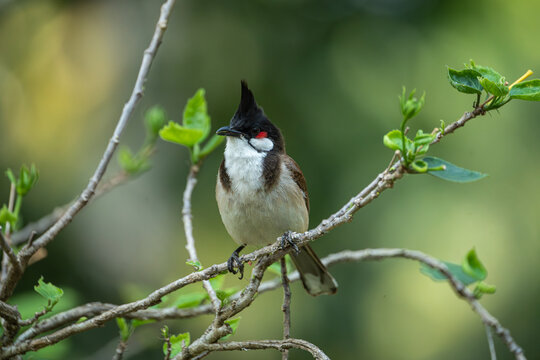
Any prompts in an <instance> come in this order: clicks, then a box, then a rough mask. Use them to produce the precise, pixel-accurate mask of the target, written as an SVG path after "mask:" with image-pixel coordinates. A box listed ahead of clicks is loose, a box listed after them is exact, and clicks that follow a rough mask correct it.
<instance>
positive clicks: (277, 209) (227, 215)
mask: <svg viewBox="0 0 540 360" xmlns="http://www.w3.org/2000/svg"><path fill="white" fill-rule="evenodd" d="M264 157H265V153H264V152H258V151H256V150H255V149H253V148H252V147H251V146H250V145H249V144H248V143H247V141H246V140H243V139H239V138H227V146H226V148H225V167H226V169H227V174H228V175H229V178H230V181H231V190H230V191H227V190H225V189H224V188H223V187H222V186H220V184H219V182H218V186H217V188H216V197H217V202H218V207H219V212H220V214H221V218H222V220H223V224H224V225H225V227H226V229H227V231H228V233H229V234H230V235H231V237H232V238H233V239H234V240H235V241H236V242H237V243H239V244H252V245H266V244H270V243H272V242H274V241H275V240H276V238H277V237H278V236H280V235H282V234H283V233H284V232H285V231H287V230H292V231H297V232H303V231H305V230H306V229H307V228H308V212H307V208H306V206H305V202H304V193H303V192H302V190H301V189H300V188H299V187H298V186H297V185H296V183H295V182H294V180H293V179H292V177H291V175H290V172H289V170H288V169H287V167H286V166H285V164H283V163H282V164H281V180H280V181H279V183H278V184H276V186H274V187H273V188H272V189H271V190H269V191H267V190H266V189H265V184H264V179H263V177H262V172H263V162H264Z"/></svg>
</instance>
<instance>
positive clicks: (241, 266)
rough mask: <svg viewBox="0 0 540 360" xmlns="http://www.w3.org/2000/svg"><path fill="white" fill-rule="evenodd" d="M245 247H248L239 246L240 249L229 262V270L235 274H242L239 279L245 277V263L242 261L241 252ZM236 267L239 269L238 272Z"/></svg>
mask: <svg viewBox="0 0 540 360" xmlns="http://www.w3.org/2000/svg"><path fill="white" fill-rule="evenodd" d="M245 247H246V245H241V246H239V247H238V249H236V250H234V251H233V253H232V255H231V257H230V258H229V260H227V269H228V270H229V272H231V273H233V274H236V273H240V277H239V279H242V278H243V277H244V263H243V262H242V260H240V251H242V249H243V248H245ZM235 267H236V268H238V271H237V270H234V268H235Z"/></svg>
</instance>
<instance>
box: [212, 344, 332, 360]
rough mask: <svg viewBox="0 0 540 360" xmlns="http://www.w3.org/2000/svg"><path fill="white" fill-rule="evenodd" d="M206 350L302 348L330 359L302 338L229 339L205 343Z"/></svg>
mask: <svg viewBox="0 0 540 360" xmlns="http://www.w3.org/2000/svg"><path fill="white" fill-rule="evenodd" d="M203 347H204V351H207V352H208V353H210V352H214V351H236V350H240V351H247V350H266V349H276V350H279V351H286V350H288V349H300V350H304V351H307V352H309V353H310V354H311V355H312V356H313V358H314V359H317V360H330V358H329V357H328V356H326V354H325V353H324V352H323V351H322V350H321V349H319V348H318V347H317V346H315V345H314V344H312V343H310V342H307V341H305V340H301V339H284V340H252V341H229V342H224V343H218V344H206V345H203Z"/></svg>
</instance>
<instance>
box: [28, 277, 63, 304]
mask: <svg viewBox="0 0 540 360" xmlns="http://www.w3.org/2000/svg"><path fill="white" fill-rule="evenodd" d="M34 290H35V291H36V292H37V293H38V294H39V295H41V296H43V297H44V298H45V299H47V301H48V302H49V304H48V305H47V306H46V308H47V309H48V310H49V311H50V310H52V308H53V307H54V305H56V304H57V303H58V301H59V300H60V298H61V297H62V295H64V290H62V289H60V288H59V287H56V286H54V285H53V284H51V283H46V282H44V281H43V276H42V277H41V278H40V279H39V280H38V285H36V286H34Z"/></svg>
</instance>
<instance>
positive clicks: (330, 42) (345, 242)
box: [0, 0, 540, 360]
mask: <svg viewBox="0 0 540 360" xmlns="http://www.w3.org/2000/svg"><path fill="white" fill-rule="evenodd" d="M159 7H160V2H159V1H140V0H130V1H127V0H123V1H82V0H81V1H67V0H64V1H59V0H58V1H52V0H19V1H6V0H3V1H0V44H1V49H2V50H1V51H0V134H1V137H0V139H1V140H0V169H6V168H8V167H9V168H13V169H18V168H19V166H20V164H22V163H28V164H29V163H35V164H36V165H37V166H38V168H39V169H40V170H41V177H40V180H39V183H38V185H37V186H36V187H35V189H34V190H33V191H32V192H31V193H30V194H29V195H28V196H27V198H25V201H24V204H23V210H22V212H23V216H24V219H25V220H26V221H32V220H36V219H38V218H40V217H41V216H43V215H45V214H47V213H49V212H50V211H51V210H52V209H54V208H55V207H56V206H59V205H62V204H65V203H67V202H69V201H70V200H72V199H73V198H75V197H76V195H77V194H79V193H80V191H81V189H82V188H83V187H84V186H85V185H86V184H87V181H88V179H89V177H90V176H91V174H92V172H93V171H94V169H95V166H96V165H97V162H98V160H99V159H100V158H101V154H102V152H103V150H104V148H105V145H106V143H107V141H108V139H109V137H110V135H111V134H112V131H113V128H114V125H115V123H116V121H117V119H118V117H119V114H120V112H121V110H122V106H123V104H124V102H125V101H126V100H127V98H128V96H129V94H130V92H131V89H132V86H133V84H134V81H135V77H136V74H137V70H138V67H139V65H140V61H141V56H142V53H143V50H144V49H145V48H146V46H147V44H148V43H149V41H150V38H151V34H152V33H153V29H154V25H155V22H156V20H157V17H158V13H159ZM539 12H540V2H534V1H512V2H510V1H503V0H490V1H487V0H479V1H473V2H471V1H442V0H439V1H437V0H414V1H413V0H408V1H407V0H340V1H337V0H317V1H315V0H314V1H308V0H289V1H283V0H282V1H279V0H274V1H271V0H257V1H255V0H249V1H248V0H233V1H221V0H207V1H195V0H184V1H178V3H177V5H176V8H175V9H174V12H173V14H172V18H171V21H170V26H169V29H168V30H167V32H166V34H165V38H164V43H163V44H162V46H161V48H160V50H159V53H158V55H157V58H156V59H155V62H154V64H153V67H152V69H151V73H150V78H149V80H148V82H147V83H146V86H145V96H144V98H143V99H142V101H141V102H140V104H139V105H138V107H137V110H136V111H135V114H134V116H133V118H132V119H131V121H130V123H129V125H128V127H127V129H126V131H125V133H124V135H123V136H122V138H121V142H122V143H123V144H127V145H129V146H131V147H133V148H137V147H138V146H139V144H140V143H141V142H142V140H143V137H144V126H143V122H142V118H143V114H144V112H145V111H146V110H147V109H148V108H150V107H151V106H152V105H155V104H160V105H162V106H163V107H164V108H165V109H166V110H167V113H168V116H169V118H170V119H173V120H176V121H178V120H180V118H181V114H182V109H183V106H184V104H185V101H186V99H187V98H188V97H190V96H191V95H192V94H193V93H194V92H195V91H196V89H198V88H200V87H203V88H205V89H206V95H207V100H208V104H209V113H210V115H211V117H212V123H213V127H214V129H215V128H217V127H219V126H223V125H225V124H227V123H228V121H229V119H230V117H231V116H232V114H233V113H234V111H235V109H236V107H237V104H238V101H239V80H240V79H247V80H248V82H249V84H250V86H251V88H252V89H253V91H254V93H255V96H256V98H257V100H258V102H259V104H261V105H262V106H263V107H264V109H265V111H266V113H267V114H268V115H269V117H270V118H271V119H272V120H273V121H274V122H275V123H276V124H277V125H278V126H279V127H280V128H281V129H282V130H283V132H284V134H285V138H286V141H287V150H288V152H289V154H290V155H292V156H293V157H294V158H295V159H296V161H297V162H298V163H299V164H300V166H301V167H302V169H303V171H304V174H305V176H306V178H307V180H308V186H309V190H310V194H311V208H312V211H311V225H312V226H315V225H316V224H318V222H319V221H320V220H322V219H323V218H325V217H327V216H328V215H330V214H331V213H333V212H334V211H335V210H337V209H338V208H339V207H340V206H341V205H342V204H344V203H345V202H346V201H347V200H348V199H349V198H350V197H351V196H353V195H354V194H355V193H356V192H358V191H359V190H360V189H362V188H363V187H364V186H365V185H367V184H368V183H369V182H370V181H371V180H372V179H373V178H374V176H375V175H376V174H377V173H378V172H380V171H381V170H382V169H384V167H385V166H386V165H387V163H388V161H389V160H390V157H391V155H392V153H391V151H390V150H388V149H386V148H385V147H384V146H383V145H382V136H383V135H384V134H385V133H386V132H387V131H388V130H391V129H393V128H396V127H398V126H399V121H400V114H399V109H398V100H397V95H398V94H399V93H400V92H401V87H402V85H406V86H407V87H408V88H410V89H412V88H417V89H418V90H419V91H420V93H421V92H422V91H425V92H426V94H427V95H426V105H425V108H424V110H423V111H422V112H421V114H420V115H419V116H418V118H415V119H414V120H413V122H412V123H411V126H412V127H413V130H416V129H417V128H423V129H424V130H426V131H428V130H431V129H433V128H434V127H436V126H438V125H439V123H440V120H441V119H444V120H445V121H446V122H447V123H449V122H451V121H453V120H455V119H457V118H458V117H459V116H461V114H462V113H463V112H464V111H465V110H468V109H470V108H471V105H472V102H473V100H474V97H473V96H471V95H465V94H460V93H458V92H456V91H455V90H454V89H453V88H451V87H450V86H449V84H448V82H447V80H446V73H445V71H446V68H445V66H446V65H450V66H452V67H456V68H461V67H462V64H463V63H464V62H468V60H469V59H471V58H472V59H474V60H475V61H476V62H477V63H479V64H483V65H488V66H492V67H494V68H495V69H497V70H498V71H499V72H501V73H502V74H504V75H506V77H507V79H508V80H509V81H513V80H514V79H516V78H518V77H519V76H520V75H521V74H523V73H524V72H525V71H526V70H527V69H528V68H531V69H533V70H536V71H538V72H539V73H540V47H539V46H538V33H539V31H540V25H539V23H538V21H537V15H538V13H539ZM539 114H540V104H537V103H528V102H523V101H521V102H518V101H512V102H511V103H509V104H508V105H507V106H505V107H504V108H503V109H502V110H501V111H500V112H494V113H490V114H488V115H487V116H485V117H482V118H478V119H475V120H474V121H472V122H471V123H469V124H468V125H467V126H466V128H464V129H460V130H459V131H457V132H456V134H455V135H452V136H449V137H448V138H446V139H445V140H444V141H443V142H442V143H441V144H439V145H437V146H435V147H433V148H432V150H430V151H431V153H432V154H433V155H435V156H440V157H442V158H445V159H447V160H449V161H451V162H454V163H456V164H458V165H461V166H463V167H467V168H471V169H475V170H478V171H482V172H485V173H488V174H489V175H490V176H489V177H488V178H486V179H484V180H482V181H479V182H476V183H472V184H464V185H460V184H454V183H447V182H443V181H441V180H439V179H436V178H433V177H430V176H407V177H406V178H405V179H403V180H401V181H399V182H398V183H397V184H396V186H395V188H394V189H393V190H389V191H387V192H385V193H384V194H383V195H382V196H381V197H380V198H379V199H377V200H376V201H374V202H373V203H372V204H371V205H369V206H368V207H366V208H365V209H362V210H361V211H360V212H359V213H357V215H356V217H355V219H354V221H353V222H352V223H351V224H347V225H345V226H342V227H340V228H338V229H336V230H335V231H333V232H331V233H330V234H328V235H327V236H325V237H324V238H322V239H320V240H318V241H317V242H316V243H315V244H314V247H315V248H316V250H317V251H318V253H319V254H320V255H321V256H324V255H325V254H328V253H331V252H336V251H339V250H343V249H362V248H366V247H406V248H411V249H418V250H422V251H424V252H426V253H429V254H431V255H434V256H436V257H439V258H441V259H444V260H448V261H454V262H459V261H461V259H462V258H463V256H464V255H465V253H466V252H467V251H468V250H469V249H471V248H472V247H476V249H477V252H478V253H479V255H480V258H481V259H482V260H483V262H484V264H485V265H486V267H487V268H488V271H489V276H488V279H487V281H488V282H489V283H492V284H495V285H496V286H497V293H496V294H495V295H491V296H485V297H484V298H483V299H482V303H483V304H484V305H485V306H486V307H487V308H488V309H489V311H491V312H492V313H493V314H494V315H495V316H497V317H498V318H499V319H500V320H501V322H502V324H503V325H504V326H507V327H508V328H509V329H511V331H512V334H513V335H514V337H515V339H516V340H517V342H518V343H519V344H520V345H522V346H523V347H524V348H525V351H526V354H527V355H529V358H531V359H533V358H538V357H540V355H539V354H540V340H539V337H538V333H539V331H540V325H539V321H538V320H539V319H540V307H539V299H540V282H539V281H538V275H539V269H540V266H539V264H538V256H539V255H540V242H539V237H540V222H539V221H538V213H539V211H540V205H539V204H540V191H539V190H538V179H539V177H540V167H539V166H538V158H539V155H540V142H539V141H538V133H540V123H539V117H540V116H539ZM221 152H222V149H221V148H220V149H219V150H218V151H216V152H215V153H214V154H212V155H211V156H210V157H209V158H208V159H207V160H206V162H205V163H204V166H203V168H202V170H201V173H200V178H199V184H198V185H197V188H196V190H195V194H194V198H193V200H194V204H193V205H194V206H193V212H194V225H195V236H196V239H197V245H198V251H199V255H200V258H201V260H202V262H203V264H207V265H208V264H213V263H216V262H222V261H224V260H225V259H226V258H227V257H228V256H229V255H230V253H231V252H232V250H233V249H234V248H235V247H236V245H235V244H234V243H233V242H232V240H231V239H230V238H229V237H228V235H227V233H226V231H225V229H224V227H223V226H222V224H221V221H220V218H219V214H218V211H217V207H216V204H215V200H214V184H215V176H216V172H217V168H218V166H219V162H220V161H221V157H222V155H221ZM188 166H189V160H188V154H187V152H186V151H184V149H182V148H180V147H178V146H175V145H173V144H169V143H164V142H162V141H161V142H159V143H158V145H157V153H156V154H155V156H154V157H153V168H152V170H151V171H150V172H148V173H146V174H144V175H142V176H141V177H140V178H138V179H136V180H135V181H132V182H130V183H129V184H127V185H125V186H122V187H120V188H117V189H116V190H114V191H113V192H112V193H110V194H108V195H107V196H105V197H103V198H100V199H99V200H97V201H96V202H94V203H93V204H91V206H88V207H87V208H85V209H84V210H83V211H82V212H81V213H80V214H79V215H78V216H77V217H76V219H75V220H74V221H73V223H72V224H70V225H69V226H68V227H67V228H66V229H65V230H64V231H62V232H61V234H60V235H59V236H58V238H57V239H56V240H55V241H54V242H53V243H52V244H51V245H50V246H49V247H48V251H49V255H48V257H47V258H45V259H44V260H42V261H40V262H38V263H36V264H35V265H33V266H32V267H31V268H30V269H29V270H28V271H27V273H26V275H25V277H24V280H23V281H22V282H21V284H20V285H19V286H18V288H17V296H20V297H23V296H24V295H25V294H26V293H29V292H32V287H33V285H34V284H36V282H37V279H38V278H39V276H41V275H43V276H44V277H45V280H46V281H51V282H53V283H54V284H56V285H58V286H61V287H63V288H64V289H65V290H66V293H69V299H67V300H65V301H68V300H69V302H70V303H72V304H83V303H86V302H90V301H105V302H113V303H121V302H125V301H129V300H135V299H137V298H141V297H143V296H144V295H145V294H147V293H148V292H149V291H150V290H152V289H155V288H157V287H159V286H162V285H164V284H166V283H167V282H169V281H172V280H174V279H176V278H179V277H181V276H183V275H185V274H187V273H188V272H189V271H190V268H189V267H188V266H187V265H185V260H186V258H187V252H186V250H185V249H184V244H185V239H184V236H183V232H182V225H181V222H180V209H181V194H182V191H183V187H184V184H185V177H186V175H187V169H188ZM118 169H119V167H118V165H117V164H116V163H114V162H113V163H111V166H110V167H109V170H108V172H107V175H108V176H111V175H112V174H114V173H115V172H116V171H118ZM2 171H3V170H2ZM8 193H9V184H8V180H7V178H6V177H4V176H2V177H1V178H0V199H1V201H2V202H7V198H8ZM418 268H419V267H418V264H416V263H413V262H411V261H405V260H386V261H384V262H382V263H375V262H373V263H354V264H341V265H337V266H335V267H333V268H332V269H331V271H332V273H333V274H334V275H335V277H336V278H337V280H338V282H339V284H340V289H339V292H338V294H337V295H336V296H331V297H319V298H311V297H310V296H308V295H306V293H305V292H304V291H303V290H302V288H301V285H299V284H294V285H293V299H292V321H293V325H292V334H293V336H294V337H299V338H304V339H307V340H309V341H311V342H314V343H315V344H317V345H319V346H320V347H321V348H322V349H323V350H324V351H325V352H326V353H327V354H328V355H329V356H330V357H331V358H333V359H361V358H362V359H416V360H419V359H487V358H489V352H488V346H487V342H486V337H485V332H484V328H483V326H482V324H481V322H480V320H479V318H478V317H477V316H476V315H475V314H473V313H472V311H471V310H470V309H469V307H468V305H467V304H466V303H465V302H463V301H461V300H459V299H457V298H456V296H455V295H454V294H453V292H452V291H451V290H450V288H449V287H448V286H447V285H445V284H442V283H435V282H433V281H431V280H430V279H428V278H427V277H425V276H424V275H421V274H420V273H419V271H418ZM227 284H229V285H230V286H238V285H241V284H246V282H245V281H239V280H237V279H235V278H234V277H233V276H230V277H229V278H228V279H227ZM281 298H282V294H281V292H280V291H275V292H273V293H267V294H264V295H261V296H260V298H258V299H257V301H256V302H255V303H254V305H253V306H252V307H250V308H249V309H248V310H247V311H245V312H244V313H243V314H242V321H241V323H240V327H239V329H238V332H237V334H236V335H235V339H239V340H240V339H269V338H279V337H280V336H281V321H282V314H281V311H280V306H281ZM210 320H211V318H210V317H209V316H206V317H202V318H200V319H195V320H189V321H187V320H186V321H184V320H182V321H169V322H167V324H168V325H169V326H170V327H171V329H172V331H173V332H185V331H190V332H191V334H192V337H196V336H198V335H199V334H200V333H201V332H202V331H203V330H204V328H205V327H206V325H207V324H208V322H209V321H210ZM116 342H117V328H116V325H115V324H114V323H111V324H108V325H107V326H106V327H105V328H102V329H96V330H92V331H90V332H88V333H84V334H81V335H77V336H75V337H73V338H72V339H71V340H69V341H68V342H64V343H62V345H61V346H60V349H59V350H57V351H56V352H54V354H53V355H50V354H49V355H47V354H41V355H39V356H38V355H34V358H55V359H105V358H111V357H112V354H113V350H114V347H115V346H116ZM495 343H496V348H497V350H498V357H499V358H500V359H510V358H512V357H511V356H510V355H509V354H508V352H507V350H506V348H505V346H504V345H502V343H501V342H500V341H499V339H498V338H496V340H495ZM47 356H48V357H47ZM126 357H127V358H129V359H161V358H162V355H161V340H160V332H159V325H147V326H146V327H143V328H139V329H138V330H137V332H136V333H135V335H134V337H133V338H132V339H131V340H130V348H129V350H128V352H127V353H126ZM209 358H211V359H252V358H257V359H276V358H280V355H279V353H276V352H271V351H268V352H248V353H240V352H236V353H217V354H213V355H211V356H209ZM292 358H294V359H308V358H309V356H307V355H306V354H304V353H302V352H299V351H293V352H292Z"/></svg>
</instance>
